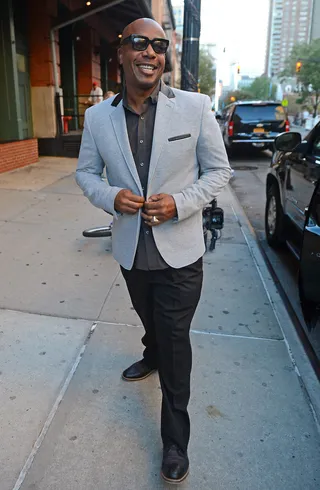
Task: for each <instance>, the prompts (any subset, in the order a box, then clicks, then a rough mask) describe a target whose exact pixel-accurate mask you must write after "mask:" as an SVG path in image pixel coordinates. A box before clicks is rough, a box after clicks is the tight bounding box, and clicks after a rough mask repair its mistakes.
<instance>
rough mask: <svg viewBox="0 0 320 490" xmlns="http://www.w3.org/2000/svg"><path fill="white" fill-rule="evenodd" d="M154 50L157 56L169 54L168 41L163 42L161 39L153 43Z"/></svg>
mask: <svg viewBox="0 0 320 490" xmlns="http://www.w3.org/2000/svg"><path fill="white" fill-rule="evenodd" d="M152 47H153V50H154V51H155V53H157V54H164V53H166V52H167V49H168V43H167V42H166V41H164V40H163V41H161V40H160V39H158V40H156V41H153V43H152Z"/></svg>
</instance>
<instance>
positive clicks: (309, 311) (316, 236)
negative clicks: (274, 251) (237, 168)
mask: <svg viewBox="0 0 320 490" xmlns="http://www.w3.org/2000/svg"><path fill="white" fill-rule="evenodd" d="M306 158H307V161H308V162H310V165H309V172H308V174H306V175H305V179H306V180H308V182H309V185H312V186H313V195H312V198H311V200H310V202H309V203H308V205H307V206H306V220H305V225H304V230H303V241H302V248H301V253H300V270H299V292H300V299H301V306H302V310H303V315H304V318H305V321H306V324H307V326H308V327H309V328H310V329H311V328H313V327H315V325H316V324H317V322H318V321H319V319H320V125H319V126H318V127H317V131H316V134H315V138H314V140H313V141H312V147H311V151H310V153H308V155H307V156H306Z"/></svg>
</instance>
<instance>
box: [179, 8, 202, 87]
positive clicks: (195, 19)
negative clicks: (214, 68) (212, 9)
mask: <svg viewBox="0 0 320 490" xmlns="http://www.w3.org/2000/svg"><path fill="white" fill-rule="evenodd" d="M200 9H201V0H184V20H183V47H182V58H181V88H182V90H188V91H189V92H197V91H198V78H199V38H200V29H201V21H200Z"/></svg>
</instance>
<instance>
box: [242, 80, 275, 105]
mask: <svg viewBox="0 0 320 490" xmlns="http://www.w3.org/2000/svg"><path fill="white" fill-rule="evenodd" d="M247 90H248V92H250V93H251V94H252V97H253V98H254V99H256V100H268V99H269V98H270V79H269V78H268V77H265V76H261V77H257V78H256V79H255V80H254V81H253V82H252V84H251V85H250V87H248V89H247ZM276 90H277V88H276ZM271 95H272V94H271ZM271 98H272V97H271Z"/></svg>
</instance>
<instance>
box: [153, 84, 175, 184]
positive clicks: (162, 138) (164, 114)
mask: <svg viewBox="0 0 320 490" xmlns="http://www.w3.org/2000/svg"><path fill="white" fill-rule="evenodd" d="M174 107H175V102H174V98H172V99H169V98H168V97H167V96H166V95H164V94H163V93H162V92H159V98H158V104H157V112H156V119H155V123H154V131H153V142H152V151H151V157H150V166H149V177H148V189H149V188H150V183H151V181H152V178H153V175H154V171H155V169H156V166H157V164H158V161H159V158H160V155H161V151H162V148H163V145H164V144H165V142H166V140H167V139H168V135H169V131H170V121H171V115H172V110H173V108H174Z"/></svg>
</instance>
